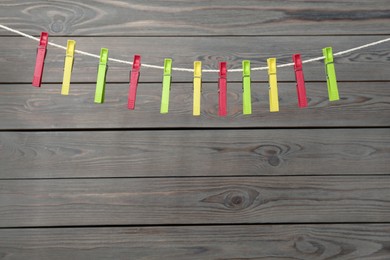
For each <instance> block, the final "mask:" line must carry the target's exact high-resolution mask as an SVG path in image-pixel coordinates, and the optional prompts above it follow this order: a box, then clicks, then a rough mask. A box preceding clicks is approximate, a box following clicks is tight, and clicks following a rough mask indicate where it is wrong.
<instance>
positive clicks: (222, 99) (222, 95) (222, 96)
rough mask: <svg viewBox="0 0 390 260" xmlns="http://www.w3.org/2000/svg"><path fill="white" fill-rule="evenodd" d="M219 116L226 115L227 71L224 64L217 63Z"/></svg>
mask: <svg viewBox="0 0 390 260" xmlns="http://www.w3.org/2000/svg"><path fill="white" fill-rule="evenodd" d="M218 91H219V116H226V115H227V69H226V62H224V61H223V62H220V63H219V80H218Z"/></svg>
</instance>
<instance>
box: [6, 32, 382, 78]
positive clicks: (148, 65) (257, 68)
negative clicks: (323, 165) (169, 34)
mask: <svg viewBox="0 0 390 260" xmlns="http://www.w3.org/2000/svg"><path fill="white" fill-rule="evenodd" d="M0 28H3V29H4V30H6V31H9V32H13V33H15V34H19V35H21V36H23V37H26V38H29V39H31V40H34V41H39V40H40V39H39V38H36V37H34V36H32V35H29V34H26V33H23V32H21V31H18V30H15V29H12V28H9V27H7V26H5V25H2V24H0ZM388 41H390V38H386V39H383V40H380V41H376V42H371V43H368V44H365V45H361V46H358V47H355V48H352V49H348V50H345V51H340V52H336V53H333V56H341V55H344V54H346V53H350V52H353V51H357V50H361V49H364V48H367V47H371V46H375V45H378V44H381V43H384V42H388ZM48 44H49V45H50V46H53V47H56V48H59V49H64V50H66V47H65V46H62V45H59V44H55V43H52V42H49V43H48ZM75 53H78V54H81V55H85V56H90V57H93V58H98V59H99V58H100V56H99V55H96V54H92V53H89V52H85V51H79V50H75ZM323 59H324V57H323V56H321V57H317V58H312V59H308V60H303V61H302V63H309V62H314V61H318V60H323ZM108 60H109V61H113V62H118V63H122V64H129V65H132V64H133V62H131V61H125V60H119V59H113V58H108ZM290 66H294V63H286V64H279V65H277V67H278V68H283V67H290ZM142 67H145V68H152V69H161V70H163V69H164V67H163V66H157V65H150V64H144V63H142ZM267 69H268V66H264V67H255V68H251V70H253V71H255V70H267ZM172 70H174V71H185V72H194V69H187V68H172ZM202 72H219V70H211V69H209V70H207V69H206V70H202ZM228 72H242V69H230V70H228Z"/></svg>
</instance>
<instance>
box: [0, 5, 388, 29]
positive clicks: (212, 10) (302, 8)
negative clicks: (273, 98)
mask: <svg viewBox="0 0 390 260" xmlns="http://www.w3.org/2000/svg"><path fill="white" fill-rule="evenodd" d="M389 10H390V4H389V2H388V1H386V0H375V1H365V0H358V1H348V0H340V1H265V0H262V1H255V0H245V1H239V2H237V1H234V0H228V1H223V2H221V1H217V0H208V1H183V0H171V1H163V0H153V1H131V2H129V1H124V0H118V1H91V0H89V1H88V0H87V1H82V2H80V1H55V2H49V1H44V2H43V1H38V0H24V1H17V2H15V1H11V0H6V1H4V0H3V1H2V2H1V3H0V17H1V18H0V23H3V24H5V25H8V26H11V27H13V28H16V29H19V30H23V31H26V32H28V33H32V34H39V33H40V32H41V31H49V33H50V34H55V35H82V36H83V35H116V36H133V35H174V36H182V35H296V34H304V35H329V34H331V35H337V34H343V35H349V34H355V35H356V34H388V32H389V30H390V26H389V24H390V23H389V21H390V15H389V12H390V11H389ZM0 33H1V34H2V35H9V33H6V32H3V31H0Z"/></svg>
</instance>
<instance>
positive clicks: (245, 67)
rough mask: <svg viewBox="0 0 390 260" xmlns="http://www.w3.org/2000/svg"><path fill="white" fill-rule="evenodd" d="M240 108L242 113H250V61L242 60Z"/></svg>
mask: <svg viewBox="0 0 390 260" xmlns="http://www.w3.org/2000/svg"><path fill="white" fill-rule="evenodd" d="M242 110H243V114H244V115H250V114H252V100H251V63H250V61H249V60H244V61H242Z"/></svg>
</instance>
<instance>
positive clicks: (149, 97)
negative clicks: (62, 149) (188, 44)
mask: <svg viewBox="0 0 390 260" xmlns="http://www.w3.org/2000/svg"><path fill="white" fill-rule="evenodd" d="M389 90H390V89H389V87H388V83H386V82H362V83H357V82H354V83H347V82H343V83H339V91H340V97H341V100H340V101H334V102H329V101H328V93H327V87H326V83H325V82H323V83H308V84H307V95H308V97H309V107H308V108H306V109H300V108H298V105H297V94H296V88H295V83H280V84H279V99H280V101H279V103H280V112H278V113H270V112H269V101H268V100H269V99H268V83H254V84H253V86H252V110H253V114H252V115H250V116H244V115H242V87H241V83H229V84H228V116H227V117H225V118H223V117H219V116H218V93H217V84H216V83H204V84H203V92H202V101H201V116H200V117H194V116H192V95H193V92H192V84H191V83H175V84H172V90H171V99H170V108H169V109H170V110H169V113H168V114H166V115H161V114H160V103H161V83H156V84H140V86H139V88H138V93H137V104H136V109H135V110H133V111H130V110H128V109H127V107H126V106H127V95H128V84H107V89H106V102H105V103H104V104H94V103H93V97H94V93H95V85H92V84H83V85H80V84H73V85H72V86H71V90H70V95H69V96H61V95H60V92H61V86H60V85H46V86H43V87H42V88H40V89H38V88H34V87H32V86H30V85H8V84H5V85H0V108H1V109H0V118H1V122H0V129H58V128H61V129H79V128H109V129H112V128H132V129H133V128H157V129H161V128H173V127H184V128H187V127H196V128H204V127H233V128H241V127H335V126H336V127H340V126H342V127H344V126H347V127H351V126H353V127H356V126H357V127H360V126H390V117H389V114H390V111H389V110H390V92H389Z"/></svg>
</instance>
